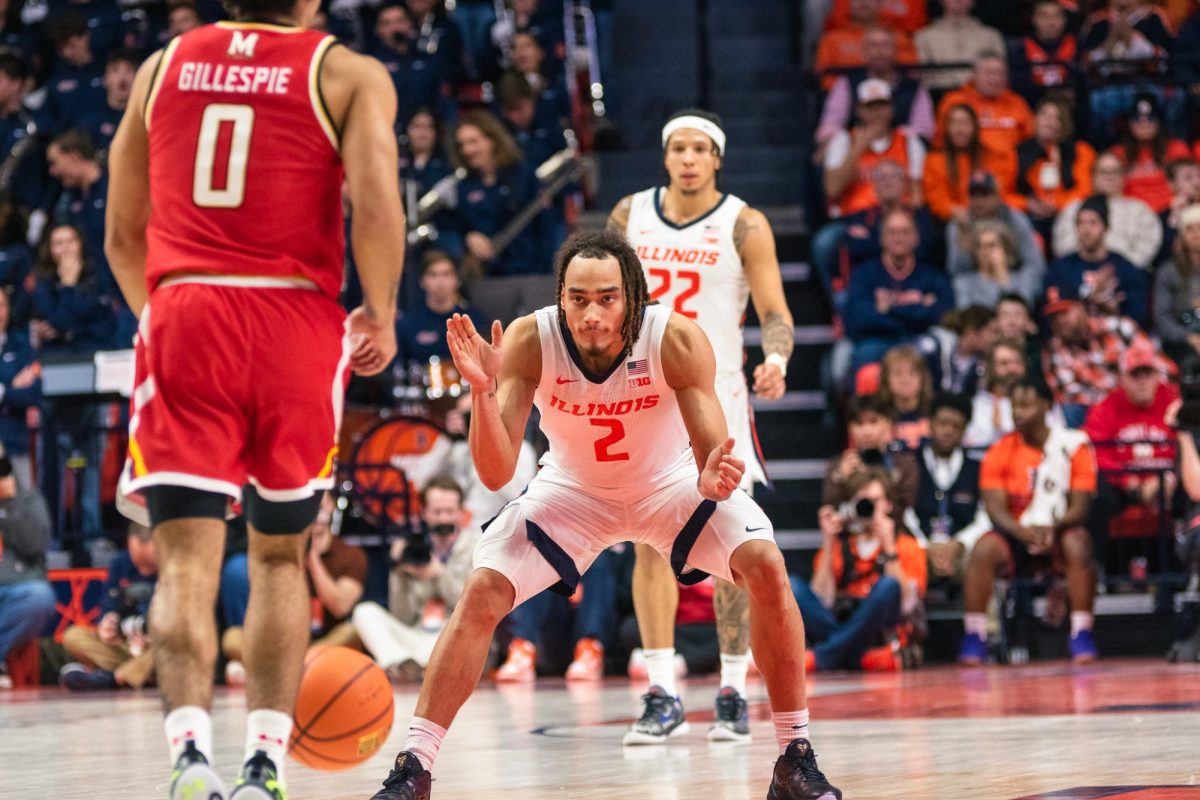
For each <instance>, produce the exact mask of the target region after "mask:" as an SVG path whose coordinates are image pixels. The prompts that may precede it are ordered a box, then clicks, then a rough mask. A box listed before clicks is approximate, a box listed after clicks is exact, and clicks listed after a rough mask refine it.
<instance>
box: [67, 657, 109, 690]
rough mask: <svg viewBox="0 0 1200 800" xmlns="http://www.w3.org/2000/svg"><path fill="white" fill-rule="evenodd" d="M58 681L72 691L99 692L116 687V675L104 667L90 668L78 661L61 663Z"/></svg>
mask: <svg viewBox="0 0 1200 800" xmlns="http://www.w3.org/2000/svg"><path fill="white" fill-rule="evenodd" d="M58 682H59V684H60V685H62V686H63V687H65V688H67V689H70V690H71V691H72V692H100V691H104V690H106V689H115V688H117V679H116V677H115V676H114V675H113V674H112V673H111V672H109V671H108V670H106V669H97V670H90V669H88V668H87V667H85V666H84V665H83V664H80V663H79V662H78V661H72V662H70V663H68V664H63V666H62V669H60V670H59V671H58Z"/></svg>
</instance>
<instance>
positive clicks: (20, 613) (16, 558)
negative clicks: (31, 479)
mask: <svg viewBox="0 0 1200 800" xmlns="http://www.w3.org/2000/svg"><path fill="white" fill-rule="evenodd" d="M0 515H2V516H3V519H4V524H3V525H2V526H0V689H11V688H12V679H11V678H10V677H9V676H8V673H7V672H6V671H5V668H4V661H5V659H6V658H7V657H8V655H9V654H10V653H11V652H12V651H13V650H15V649H16V648H19V647H21V646H23V645H25V644H26V643H27V642H29V641H30V640H32V639H34V638H36V637H37V636H38V635H39V634H41V633H42V631H43V630H44V629H45V628H46V625H47V623H49V622H50V620H51V619H53V617H54V603H55V597H54V589H53V588H52V587H51V586H50V582H49V581H48V580H47V579H46V552H47V551H48V550H49V549H50V514H49V512H48V511H47V510H46V501H45V500H43V499H42V496H41V494H39V493H38V491H37V490H36V489H34V488H33V487H32V486H31V485H29V484H24V485H22V484H21V483H19V482H18V481H17V478H16V476H15V475H14V474H13V470H12V464H11V462H10V461H9V459H8V457H7V456H4V455H0Z"/></svg>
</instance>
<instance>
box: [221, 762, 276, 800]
mask: <svg viewBox="0 0 1200 800" xmlns="http://www.w3.org/2000/svg"><path fill="white" fill-rule="evenodd" d="M229 800H287V794H286V793H285V792H284V791H283V784H281V783H280V782H279V770H278V769H277V768H276V766H275V762H274V761H272V760H271V759H270V758H269V757H268V756H267V754H266V752H264V751H262V750H256V751H254V755H253V756H252V757H251V758H250V760H249V761H247V762H246V763H245V764H243V765H242V771H241V772H240V773H238V779H237V783H235V784H234V785H233V794H231V795H229Z"/></svg>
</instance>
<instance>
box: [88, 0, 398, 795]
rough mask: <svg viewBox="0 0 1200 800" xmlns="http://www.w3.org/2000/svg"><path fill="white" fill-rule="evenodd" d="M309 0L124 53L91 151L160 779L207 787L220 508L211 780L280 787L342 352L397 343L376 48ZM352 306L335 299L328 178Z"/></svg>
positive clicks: (242, 6)
mask: <svg viewBox="0 0 1200 800" xmlns="http://www.w3.org/2000/svg"><path fill="white" fill-rule="evenodd" d="M319 5H320V2H319V0H226V6H227V7H228V8H229V10H230V11H231V12H232V14H233V16H234V18H235V20H236V21H235V22H222V23H217V24H215V25H209V26H205V27H203V28H199V29H196V30H193V31H191V32H189V33H185V34H183V35H182V36H179V37H177V38H176V39H174V40H172V42H171V43H170V44H169V45H167V47H166V48H164V49H163V50H162V51H160V52H159V53H156V54H155V55H153V56H151V57H150V59H148V60H147V62H146V63H145V64H144V65H143V66H142V67H141V69H140V70H139V71H138V75H137V78H136V80H135V82H134V90H133V96H132V97H131V99H130V103H129V107H128V110H127V111H126V113H125V117H124V119H123V120H122V122H121V126H120V128H119V129H118V131H117V135H116V139H115V140H114V142H113V145H112V149H111V150H110V155H109V158H110V164H111V177H110V184H109V197H108V219H107V229H106V242H105V251H106V253H107V254H108V257H109V260H110V262H111V263H112V266H113V273H114V275H115V276H116V278H117V280H118V282H119V283H120V285H121V289H122V291H123V292H124V294H125V298H126V300H127V301H128V303H129V306H130V307H131V308H132V309H133V310H134V312H135V313H136V314H138V315H139V316H140V320H141V322H140V325H139V331H138V338H137V343H136V352H137V355H136V359H137V366H136V379H135V387H134V395H133V397H134V399H133V413H132V417H131V419H130V424H129V429H130V435H129V459H128V463H127V465H126V469H125V472H124V474H123V475H122V481H121V483H122V485H121V492H122V495H123V496H132V495H136V494H140V495H141V497H142V498H144V500H145V503H146V507H147V510H148V512H149V518H150V522H151V524H152V525H153V528H154V537H155V542H156V544H157V547H158V553H159V561H160V571H159V581H158V588H157V591H156V594H155V598H154V602H153V604H152V606H151V610H150V629H151V636H152V638H153V640H154V645H155V664H156V671H157V675H158V681H159V688H160V690H161V692H162V696H163V704H164V706H165V708H166V711H167V715H166V723H165V728H166V734H167V740H168V746H169V748H170V757H171V763H172V764H173V765H174V773H173V775H172V780H171V788H170V792H171V797H172V798H173V799H174V800H184V798H196V799H197V800H199V798H203V799H204V800H224V799H225V798H226V796H227V795H226V794H225V789H224V787H223V786H222V783H221V780H220V778H219V777H218V776H217V773H216V772H215V770H214V768H213V766H212V753H213V751H212V723H211V721H210V719H209V714H208V710H207V709H208V707H209V703H210V700H211V695H212V685H211V682H212V674H213V662H214V660H215V658H216V645H217V642H216V631H215V628H214V619H213V605H214V603H215V601H216V597H217V585H218V578H219V573H220V565H221V554H222V549H223V545H224V531H225V522H224V517H225V512H226V507H227V505H228V504H229V503H230V501H234V500H240V501H241V502H242V503H243V506H244V508H245V513H246V516H247V519H248V522H249V524H250V530H251V532H250V553H249V554H250V582H251V585H252V586H253V591H252V592H251V593H250V605H249V608H248V611H247V614H246V652H245V665H246V669H247V673H248V678H247V683H246V701H247V705H248V707H249V708H250V714H249V719H248V731H247V742H246V757H245V761H244V763H243V766H242V768H241V770H240V772H239V776H238V779H237V784H236V785H235V787H234V788H233V791H232V793H231V794H230V795H228V797H229V798H234V799H236V800H283V798H284V796H285V795H284V782H283V775H282V771H281V770H282V768H283V759H284V753H285V752H286V747H287V740H288V737H289V735H290V733H291V728H292V718H291V713H292V710H293V705H294V702H295V697H296V692H297V687H298V686H299V680H300V673H301V660H302V658H303V654H304V649H305V646H306V645H307V643H308V619H309V603H308V591H307V587H306V585H305V574H304V554H305V545H306V541H305V539H306V537H305V536H304V535H303V534H302V533H301V532H302V531H304V530H305V529H306V528H307V527H308V525H309V524H310V523H311V522H312V520H313V519H314V518H315V516H316V512H317V508H318V505H319V503H320V497H321V494H322V493H323V492H324V490H325V489H328V488H330V487H331V486H332V484H333V478H332V468H333V460H334V457H335V455H336V452H337V451H336V447H335V444H334V442H335V435H336V431H337V427H338V423H339V419H340V417H341V402H342V395H343V393H344V390H345V384H346V380H347V377H348V373H347V367H352V368H353V369H354V370H355V371H357V372H359V373H361V374H366V375H370V374H374V373H377V372H379V371H380V370H382V369H383V368H384V366H385V365H386V364H388V362H389V361H391V359H392V357H393V356H394V354H395V350H396V343H395V339H394V333H393V317H394V309H395V303H396V286H397V282H398V279H399V268H400V265H401V264H402V262H403V254H404V211H403V208H402V207H401V203H400V196H399V187H398V185H397V182H396V179H395V176H396V174H397V173H396V168H397V165H396V144H395V138H394V137H393V135H392V120H393V117H394V116H395V111H396V96H395V91H394V89H393V88H392V82H391V80H390V79H389V77H388V74H387V72H386V71H385V70H384V69H383V67H382V66H381V65H380V64H379V63H378V62H376V61H374V60H372V59H369V58H366V57H364V56H360V55H357V54H355V53H353V52H351V51H350V50H348V49H347V48H344V47H339V46H336V45H335V40H334V38H333V37H331V36H326V35H324V34H322V33H319V32H316V31H309V30H307V29H306V27H307V25H308V23H309V22H310V21H311V20H312V18H313V16H314V15H315V14H316V12H317V10H318V7H319ZM343 179H344V180H345V182H346V183H347V184H348V186H349V196H350V201H351V206H352V208H353V210H354V226H353V230H352V239H353V244H354V251H355V257H356V259H355V260H356V262H357V264H358V270H359V275H360V278H361V280H362V285H363V296H364V301H363V305H362V307H361V308H358V309H355V310H354V311H353V312H352V313H351V314H350V316H349V318H348V319H347V317H346V315H345V314H344V313H343V311H342V309H341V307H340V306H339V305H338V302H337V296H338V291H339V289H340V287H341V283H342V273H343V269H344V266H343V263H344V246H345V243H344V241H343V233H342V224H343V223H342V206H341V188H342V183H343Z"/></svg>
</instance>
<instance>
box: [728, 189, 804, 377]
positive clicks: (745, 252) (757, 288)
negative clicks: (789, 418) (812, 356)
mask: <svg viewBox="0 0 1200 800" xmlns="http://www.w3.org/2000/svg"><path fill="white" fill-rule="evenodd" d="M733 243H734V246H735V247H737V251H738V255H739V256H740V257H741V259H742V265H743V268H744V269H745V270H746V281H747V283H749V284H750V301H751V302H752V303H754V311H755V312H756V313H757V314H758V319H759V322H760V324H761V326H762V349H763V357H764V360H763V363H761V364H759V365H758V366H757V367H755V368H754V393H755V394H757V395H758V396H759V397H761V398H763V399H764V400H776V399H778V398H780V397H782V396H783V393H784V390H785V388H786V384H785V383H784V378H785V377H786V375H787V363H788V360H789V359H790V358H791V357H792V350H793V349H794V348H795V336H794V334H793V332H792V312H791V311H789V310H788V305H787V297H786V296H785V295H784V293H783V278H782V277H781V276H780V274H779V257H778V256H777V255H776V253H775V234H774V233H773V232H772V231H771V223H770V222H768V221H767V218H766V215H764V214H763V213H762V212H761V211H759V210H758V209H754V208H750V207H749V206H747V207H746V208H743V209H742V211H741V213H740V214H738V218H737V222H736V223H734V226H733Z"/></svg>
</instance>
